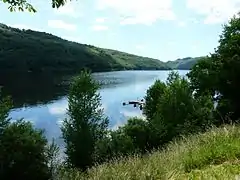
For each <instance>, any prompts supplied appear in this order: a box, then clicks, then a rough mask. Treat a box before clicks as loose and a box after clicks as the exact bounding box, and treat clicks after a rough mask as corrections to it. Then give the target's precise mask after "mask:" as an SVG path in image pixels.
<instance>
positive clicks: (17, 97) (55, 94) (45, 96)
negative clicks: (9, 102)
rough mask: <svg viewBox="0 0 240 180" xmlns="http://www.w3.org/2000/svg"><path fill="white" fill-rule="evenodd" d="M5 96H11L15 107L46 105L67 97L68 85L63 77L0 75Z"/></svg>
mask: <svg viewBox="0 0 240 180" xmlns="http://www.w3.org/2000/svg"><path fill="white" fill-rule="evenodd" d="M0 77H1V78H0V86H3V88H2V92H3V94H4V95H10V96H11V97H12V99H13V103H14V107H15V108H17V107H22V106H31V105H36V104H45V103H48V102H50V101H53V100H57V99H58V98H60V97H62V96H64V95H66V93H67V84H66V83H62V82H64V78H63V76H62V75H56V74H55V75H52V74H44V75H39V74H38V75H36V74H32V73H28V74H0Z"/></svg>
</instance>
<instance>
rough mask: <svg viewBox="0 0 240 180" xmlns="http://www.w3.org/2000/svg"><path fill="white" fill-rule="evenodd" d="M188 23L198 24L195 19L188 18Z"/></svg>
mask: <svg viewBox="0 0 240 180" xmlns="http://www.w3.org/2000/svg"><path fill="white" fill-rule="evenodd" d="M189 21H190V22H191V23H194V24H198V23H199V20H197V19H196V18H189Z"/></svg>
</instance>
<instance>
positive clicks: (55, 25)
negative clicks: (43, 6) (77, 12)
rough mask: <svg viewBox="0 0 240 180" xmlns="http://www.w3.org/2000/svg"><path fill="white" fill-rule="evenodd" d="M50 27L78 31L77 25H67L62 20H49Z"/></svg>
mask: <svg viewBox="0 0 240 180" xmlns="http://www.w3.org/2000/svg"><path fill="white" fill-rule="evenodd" d="M48 26H49V27H51V28H57V29H65V30H67V31H76V29H77V26H76V25H75V24H70V23H66V22H64V21H62V20H49V21H48Z"/></svg>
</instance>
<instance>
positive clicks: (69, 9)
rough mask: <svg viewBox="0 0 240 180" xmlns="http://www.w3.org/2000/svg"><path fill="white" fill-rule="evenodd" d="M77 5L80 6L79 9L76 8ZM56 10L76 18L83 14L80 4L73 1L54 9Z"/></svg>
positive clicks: (57, 12) (60, 13)
mask: <svg viewBox="0 0 240 180" xmlns="http://www.w3.org/2000/svg"><path fill="white" fill-rule="evenodd" d="M76 7H78V9H76ZM54 12H55V13H56V14H59V15H65V16H70V17H74V18H77V17H81V16H83V14H82V13H81V10H80V9H79V6H77V5H76V4H74V3H73V2H68V3H66V4H65V5H64V6H61V7H59V8H58V9H54Z"/></svg>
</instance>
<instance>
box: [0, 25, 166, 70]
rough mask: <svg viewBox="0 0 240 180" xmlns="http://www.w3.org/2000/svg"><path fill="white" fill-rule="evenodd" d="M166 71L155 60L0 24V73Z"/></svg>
mask: <svg viewBox="0 0 240 180" xmlns="http://www.w3.org/2000/svg"><path fill="white" fill-rule="evenodd" d="M84 67H88V68H90V69H91V70H93V71H111V70H128V69H131V70H166V69H169V67H167V66H166V64H164V63H163V62H161V61H159V60H157V59H151V58H145V57H140V56H136V55H131V54H127V53H123V52H119V51H114V50H108V49H102V48H98V47H94V46H90V45H85V44H79V43H75V42H70V41H67V40H64V39H61V38H59V37H57V36H54V35H51V34H48V33H44V32H36V31H32V30H20V29H16V28H12V27H8V26H6V25H4V24H0V71H1V72H4V71H8V72H9V71H10V72H12V71H14V72H43V71H59V72H62V71H71V72H73V71H79V70H81V69H82V68H84Z"/></svg>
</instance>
